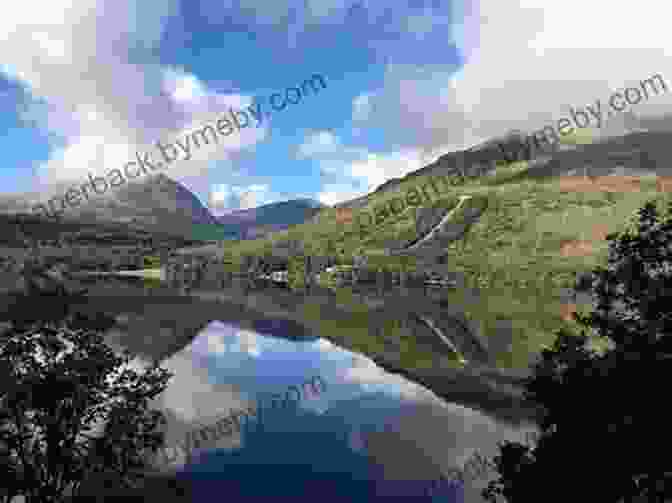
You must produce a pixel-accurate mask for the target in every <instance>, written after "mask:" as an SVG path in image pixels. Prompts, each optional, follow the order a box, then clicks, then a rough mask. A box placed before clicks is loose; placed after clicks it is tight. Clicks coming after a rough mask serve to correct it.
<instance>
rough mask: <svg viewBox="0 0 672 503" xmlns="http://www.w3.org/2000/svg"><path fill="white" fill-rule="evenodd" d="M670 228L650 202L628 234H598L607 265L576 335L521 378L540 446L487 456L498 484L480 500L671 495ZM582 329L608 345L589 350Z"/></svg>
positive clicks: (561, 336)
mask: <svg viewBox="0 0 672 503" xmlns="http://www.w3.org/2000/svg"><path fill="white" fill-rule="evenodd" d="M670 212H672V204H670V207H669V211H668V214H669V213H670ZM671 231H672V220H671V219H670V217H669V216H668V217H667V218H666V220H665V221H664V222H660V221H659V217H658V212H657V210H656V207H655V205H654V204H652V203H647V204H646V205H645V206H644V207H643V208H642V209H641V210H640V211H639V222H638V226H637V228H636V229H634V231H632V230H631V231H628V232H624V233H622V234H620V235H615V234H611V235H609V236H608V237H607V239H609V240H610V241H611V242H610V246H609V259H608V266H607V267H606V268H597V269H595V270H593V272H592V276H593V281H592V293H593V298H594V299H595V303H594V308H593V311H592V312H591V313H590V314H589V315H586V316H582V315H575V318H576V320H577V322H578V323H579V325H580V327H581V334H571V333H569V332H568V331H566V330H561V331H560V332H559V333H558V338H557V339H556V341H555V344H554V346H553V347H552V348H550V349H548V350H545V351H543V352H542V354H541V358H540V360H539V362H538V363H537V364H536V365H535V367H534V373H533V376H532V377H531V378H530V379H529V380H528V382H527V385H526V396H527V398H528V399H530V400H533V401H535V402H536V403H538V404H541V405H542V406H543V407H542V408H543V410H544V413H543V415H542V416H541V417H540V418H539V426H540V429H541V434H540V437H539V440H538V441H537V442H536V445H532V446H526V445H522V444H519V443H515V442H505V443H504V444H502V446H501V448H500V456H497V457H496V458H495V464H496V465H497V470H498V472H499V478H498V479H497V480H495V481H493V482H491V483H490V484H489V487H488V488H487V489H486V490H485V491H484V492H483V495H484V497H485V498H486V499H488V500H489V501H496V500H497V498H501V497H504V498H505V499H506V501H507V502H509V503H538V502H540V501H543V502H544V503H555V502H558V503H559V502H563V503H566V502H567V501H572V500H579V501H590V502H591V503H602V502H604V503H616V502H621V501H623V502H626V503H629V502H635V501H637V502H639V501H642V502H663V501H665V500H667V499H669V498H670V497H672V483H671V482H672V481H671V478H672V477H671V475H672V463H671V462H670V461H669V457H668V453H669V450H670V447H671V445H670V443H671V442H670V434H669V423H670V420H669V413H668V412H667V410H668V409H669V407H667V405H668V403H667V402H668V401H669V400H668V398H669V381H670V375H671V372H670V369H671V365H672V361H671V360H670V357H671V356H672V336H671V334H672V320H671V319H670V318H671V313H672V260H671V259H672V232H671ZM585 283H587V282H585V281H584V284H585ZM589 330H591V331H592V335H594V336H596V337H597V338H601V339H602V340H604V341H608V342H609V349H607V350H606V351H604V352H597V351H595V350H594V349H592V348H590V347H589V345H588V334H589Z"/></svg>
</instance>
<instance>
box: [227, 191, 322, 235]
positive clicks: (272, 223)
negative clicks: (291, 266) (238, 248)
mask: <svg viewBox="0 0 672 503" xmlns="http://www.w3.org/2000/svg"><path fill="white" fill-rule="evenodd" d="M323 208H325V205H323V204H322V203H320V202H318V201H315V200H313V199H294V200H292V201H283V202H280V203H271V204H266V205H264V206H259V207H258V208H251V209H248V210H239V211H234V212H231V213H229V214H226V215H221V216H219V217H217V221H218V222H219V223H220V224H224V225H226V226H227V228H232V229H234V228H236V227H237V228H238V229H239V232H240V235H241V237H242V238H243V239H254V238H255V237H261V236H264V235H266V234H268V233H270V232H273V231H279V230H284V229H287V228H288V227H290V226H292V225H297V224H301V223H303V222H305V221H306V220H309V219H311V218H312V217H314V216H315V215H317V214H318V213H319V212H320V211H321V210H322V209H323Z"/></svg>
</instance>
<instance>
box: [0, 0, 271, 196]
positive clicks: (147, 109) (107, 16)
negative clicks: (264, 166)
mask: <svg viewBox="0 0 672 503" xmlns="http://www.w3.org/2000/svg"><path fill="white" fill-rule="evenodd" d="M143 5H144V4H141V3H139V2H135V1H132V0H92V1H89V2H78V3H74V4H73V3H71V2H68V1H66V0H55V1H53V2H49V5H48V6H46V5H43V2H38V1H36V0H35V1H33V0H27V1H25V2H22V3H21V4H20V5H16V6H15V8H13V9H12V11H11V12H6V13H5V15H3V16H2V19H0V33H2V34H3V35H4V36H3V37H2V41H0V55H2V59H3V61H4V64H3V66H2V67H1V68H0V69H1V70H2V71H3V72H4V73H5V74H7V75H8V77H10V78H12V79H15V80H18V81H20V82H21V83H22V84H23V85H25V86H26V88H27V89H28V90H29V92H30V94H31V95H32V100H33V101H32V102H31V103H29V104H28V107H27V110H25V111H23V113H22V114H21V115H22V117H23V118H25V119H30V120H32V121H34V122H36V123H37V125H38V126H39V127H41V128H42V129H44V130H45V131H46V132H48V133H50V134H51V135H55V136H54V137H51V139H52V140H53V142H54V143H53V154H52V156H51V157H50V159H49V160H48V161H46V162H44V163H43V164H42V165H41V166H40V168H39V170H38V180H37V183H38V185H44V184H50V183H55V182H63V181H66V180H68V181H72V182H78V181H80V180H82V179H83V178H85V177H86V176H87V174H88V173H89V172H92V173H93V174H97V175H105V174H106V173H108V172H109V171H110V170H112V169H121V168H123V166H124V164H125V163H126V162H128V161H130V160H132V159H133V158H134V157H135V153H136V152H137V151H141V152H147V151H152V156H153V157H154V158H156V157H157V156H158V152H154V150H155V147H154V146H153V144H154V142H155V141H156V140H157V139H160V140H161V141H162V142H163V143H166V142H170V141H174V139H177V138H181V137H183V136H184V135H185V134H187V133H189V132H191V130H193V129H195V128H202V127H203V126H204V125H206V124H210V123H214V122H216V120H217V118H219V116H221V114H222V113H224V112H227V111H228V110H229V108H230V107H233V108H240V107H243V106H247V105H248V104H249V103H250V101H251V98H250V97H246V96H240V95H222V94H218V93H216V92H213V91H212V90H210V89H208V88H207V86H206V85H205V84H203V83H202V82H201V81H200V80H199V79H198V77H197V76H195V75H192V74H189V73H187V72H185V71H183V70H180V69H174V68H169V67H161V66H159V65H156V64H154V65H153V64H147V65H144V66H140V65H137V64H134V63H131V62H130V61H128V60H126V59H124V58H125V56H124V55H125V54H128V53H131V52H133V51H136V52H137V51H138V50H140V49H139V48H141V49H142V50H150V49H154V48H155V47H156V46H157V44H158V42H159V41H160V40H161V36H162V34H163V32H164V30H165V25H166V20H167V19H168V18H169V17H173V16H175V15H177V14H179V4H178V2H177V0H167V1H165V2H162V3H161V5H159V6H152V7H151V8H148V7H145V6H143ZM147 54H149V53H147ZM261 126H262V127H260V128H257V127H254V124H252V125H250V126H248V127H247V128H244V129H242V130H241V131H240V132H239V133H234V134H232V135H229V136H227V137H225V138H223V139H220V141H219V143H218V144H217V145H216V146H210V148H199V149H193V150H194V152H193V153H192V159H191V160H188V161H182V160H177V161H175V162H173V163H172V164H170V165H169V166H167V167H166V169H164V172H165V173H166V174H168V175H170V176H172V177H173V178H176V179H178V180H179V179H187V178H189V177H193V176H197V175H202V174H203V173H204V172H205V171H206V170H207V169H208V168H209V167H210V166H211V165H212V162H213V161H229V160H230V154H231V152H236V151H238V150H241V149H243V148H248V147H250V146H252V145H254V144H256V143H257V142H259V141H260V140H262V139H263V138H264V137H265V134H266V130H265V125H263V124H262V125H261Z"/></svg>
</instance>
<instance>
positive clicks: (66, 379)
mask: <svg viewBox="0 0 672 503" xmlns="http://www.w3.org/2000/svg"><path fill="white" fill-rule="evenodd" d="M26 302H30V303H31V305H37V303H38V302H39V303H40V305H42V304H44V303H45V302H46V303H48V302H50V301H49V300H48V299H46V298H32V299H26ZM111 325H112V321H111V320H109V319H106V318H103V317H98V318H87V317H83V316H80V315H73V314H70V313H67V310H66V313H65V314H64V316H63V317H61V318H60V319H54V317H52V319H51V320H38V321H30V320H28V319H27V318H26V317H25V316H23V317H19V319H17V320H14V325H13V329H12V330H10V331H9V333H6V334H5V335H3V340H2V341H1V342H0V383H2V385H1V388H0V445H1V446H2V447H4V449H2V450H1V451H0V480H1V481H2V483H3V488H2V489H3V492H2V494H1V496H2V497H3V498H4V500H5V501H8V502H9V501H11V499H12V497H13V496H17V495H23V496H25V498H26V501H27V502H28V503H32V502H44V501H49V502H60V501H65V495H64V492H65V491H66V490H68V489H69V490H71V491H72V494H73V495H74V496H77V494H78V492H79V489H80V487H81V485H82V483H83V482H84V481H85V480H87V479H88V478H90V477H91V476H93V475H95V474H102V473H105V474H110V473H111V474H113V475H114V478H115V480H116V482H118V484H119V486H120V487H127V486H132V485H133V481H134V479H138V478H141V477H142V476H141V475H139V472H138V471H139V470H142V469H143V468H144V467H146V462H145V459H147V456H148V454H149V453H150V452H154V451H156V449H158V447H159V446H160V445H161V443H162V442H163V434H162V433H160V432H159V431H157V427H158V426H159V425H160V424H163V423H164V422H165V418H164V416H163V414H162V413H161V412H159V411H155V410H149V409H148V401H149V400H151V399H152V398H154V397H156V395H158V394H159V393H160V392H162V391H163V390H164V389H165V387H166V383H167V381H168V379H169V378H170V374H169V373H168V372H167V371H166V370H165V369H162V368H160V367H158V366H157V365H153V366H152V367H151V368H149V369H147V370H146V371H144V372H143V373H142V374H139V373H138V372H136V371H134V370H131V369H130V368H128V364H129V362H130V359H131V358H130V355H129V354H128V353H125V354H124V355H123V356H116V355H115V353H114V352H113V351H112V349H111V348H109V347H108V346H107V345H106V344H105V343H104V342H103V335H102V334H103V332H104V331H105V330H107V329H109V328H110V327H111Z"/></svg>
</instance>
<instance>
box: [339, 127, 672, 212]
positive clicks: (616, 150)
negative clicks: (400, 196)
mask: <svg viewBox="0 0 672 503" xmlns="http://www.w3.org/2000/svg"><path fill="white" fill-rule="evenodd" d="M607 126H608V127H605V128H604V129H605V130H604V131H600V132H599V134H597V135H596V137H595V141H594V142H593V143H590V144H587V145H577V146H566V145H560V144H556V145H543V144H542V148H534V149H532V151H531V158H530V159H526V160H528V161H531V169H530V171H529V176H533V177H534V176H564V175H571V174H574V173H577V172H582V170H583V169H584V167H586V169H587V170H588V171H590V173H591V174H594V175H596V176H602V175H608V174H616V173H621V172H623V173H637V174H641V175H644V174H654V173H655V174H657V175H659V176H672V169H670V168H668V167H667V165H668V164H669V162H668V158H669V144H670V142H672V115H665V116H660V117H650V118H637V117H635V116H634V115H633V114H629V115H628V114H623V117H618V118H617V120H614V119H612V120H611V122H610V123H609V124H608V125H607ZM528 134H529V133H526V132H523V131H519V130H512V131H509V132H508V133H506V134H504V135H502V136H500V137H496V138H491V139H489V140H487V141H484V142H483V143H480V144H478V145H475V146H473V147H471V148H468V149H466V150H461V151H456V152H450V153H448V154H444V155H442V156H440V157H439V158H437V159H436V160H435V161H434V162H432V163H430V164H428V165H427V166H424V167H422V168H420V169H418V170H416V171H413V172H411V173H408V174H407V175H405V176H404V177H403V178H391V179H389V180H387V181H386V182H385V183H383V184H382V185H380V186H379V187H377V188H376V190H375V191H374V192H371V193H369V194H366V195H364V196H361V197H358V198H355V199H351V200H349V201H345V202H342V203H338V204H336V205H335V207H336V208H353V209H357V208H361V207H363V206H365V205H367V204H368V203H369V201H371V199H372V197H376V196H380V195H382V194H385V193H392V192H396V191H398V190H399V186H400V184H401V183H403V182H406V181H408V180H411V179H413V178H415V177H419V176H446V175H448V176H451V175H457V174H459V173H460V170H466V172H467V173H471V174H472V176H473V175H474V174H475V173H478V174H481V175H485V174H487V173H489V172H492V171H493V170H494V169H495V167H496V163H497V161H500V160H504V155H503V153H502V148H501V147H503V148H504V149H505V150H507V152H519V153H520V158H521V160H522V159H523V157H524V156H525V155H524V153H523V152H524V150H525V149H523V148H520V144H521V143H524V142H525V141H526V137H527V135H528Z"/></svg>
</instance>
